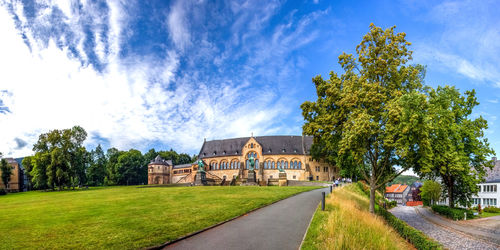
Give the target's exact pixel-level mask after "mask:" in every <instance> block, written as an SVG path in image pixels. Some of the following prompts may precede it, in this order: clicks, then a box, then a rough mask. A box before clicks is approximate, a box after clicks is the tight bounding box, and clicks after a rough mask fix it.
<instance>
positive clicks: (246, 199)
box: [0, 186, 318, 249]
mask: <svg viewBox="0 0 500 250" xmlns="http://www.w3.org/2000/svg"><path fill="white" fill-rule="evenodd" d="M315 188H318V187H240V186H226V187H170V188H163V187H158V188H136V187H110V188H97V189H89V190H81V191H62V192H36V191H34V192H26V193H16V194H8V195H6V196H0V242H1V244H0V249H20V248H22V249H40V248H57V249H67V248H77V249H82V248H83V249H90V248H91V249H101V248H112V249H137V248H143V247H148V246H154V245H159V244H162V243H164V242H167V241H171V240H174V239H176V238H178V237H180V236H183V235H186V234H189V233H192V232H195V231H198V230H201V229H203V228H206V227H208V226H211V225H214V224H216V223H218V222H221V221H224V220H227V219H230V218H233V217H235V216H238V215H241V214H244V213H246V212H248V211H250V210H252V209H255V208H258V207H262V206H264V205H266V204H269V203H272V202H273V201H276V200H279V199H283V198H285V197H288V196H291V195H293V194H297V193H300V192H303V191H308V190H312V189H315Z"/></svg>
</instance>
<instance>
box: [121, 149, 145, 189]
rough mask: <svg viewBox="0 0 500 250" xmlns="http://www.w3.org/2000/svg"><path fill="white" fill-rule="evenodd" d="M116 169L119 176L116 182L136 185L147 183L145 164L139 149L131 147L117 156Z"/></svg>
mask: <svg viewBox="0 0 500 250" xmlns="http://www.w3.org/2000/svg"><path fill="white" fill-rule="evenodd" d="M117 171H118V173H119V176H120V178H119V179H118V184H121V185H137V184H144V183H147V174H148V169H147V166H145V165H144V158H143V156H142V153H141V151H139V150H135V149H131V150H129V151H127V152H124V153H123V154H121V155H120V156H119V157H118V163H117Z"/></svg>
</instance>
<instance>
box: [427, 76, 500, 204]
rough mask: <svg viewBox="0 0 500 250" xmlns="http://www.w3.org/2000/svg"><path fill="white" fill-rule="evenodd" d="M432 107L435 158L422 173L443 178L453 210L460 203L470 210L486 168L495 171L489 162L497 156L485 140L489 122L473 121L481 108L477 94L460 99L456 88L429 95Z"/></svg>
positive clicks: (473, 93) (482, 120) (468, 94)
mask: <svg viewBox="0 0 500 250" xmlns="http://www.w3.org/2000/svg"><path fill="white" fill-rule="evenodd" d="M429 105H430V107H429V118H430V120H429V122H430V125H431V127H432V130H431V133H430V135H431V141H432V151H433V152H432V154H433V157H432V164H431V165H429V166H426V167H424V168H422V173H424V174H427V175H429V176H439V177H441V179H442V180H443V184H444V186H445V187H446V189H445V191H446V196H447V197H448V198H449V206H450V207H453V206H454V205H455V203H457V202H458V203H460V204H461V205H463V206H470V200H471V198H472V194H474V193H477V191H478V190H477V184H479V183H480V182H481V181H483V180H484V176H485V170H486V168H487V167H490V168H491V167H492V164H491V162H488V160H487V158H489V156H490V155H491V154H494V152H493V150H492V149H491V148H490V147H489V143H488V141H487V139H486V138H484V130H486V129H487V128H488V124H487V121H486V120H485V119H483V118H482V117H481V116H480V117H478V118H476V119H472V118H471V115H472V110H473V108H474V107H475V106H477V105H479V103H478V102H477V98H476V96H475V91H474V90H472V91H465V93H464V95H461V94H460V91H459V90H458V89H456V88H455V87H450V86H445V87H438V88H437V89H435V90H434V89H432V90H430V91H429Z"/></svg>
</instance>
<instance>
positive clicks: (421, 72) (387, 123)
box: [301, 24, 494, 213]
mask: <svg viewBox="0 0 500 250" xmlns="http://www.w3.org/2000/svg"><path fill="white" fill-rule="evenodd" d="M394 29H395V27H392V28H389V29H386V30H383V29H381V28H380V27H376V26H375V25H373V24H371V25H370V32H368V33H367V34H366V35H365V36H364V37H363V40H362V42H361V43H360V44H359V45H358V46H357V47H356V53H357V56H353V55H352V54H346V53H343V54H342V55H340V56H339V64H340V66H341V67H342V69H343V71H344V72H343V73H342V74H341V75H339V74H337V73H335V72H333V71H332V72H331V73H330V78H329V79H327V80H324V79H323V78H322V77H321V75H318V76H316V77H315V78H313V83H314V84H315V86H316V92H317V96H318V99H317V101H316V102H309V101H307V102H305V103H303V104H302V105H301V108H302V110H303V112H302V114H303V116H304V119H305V124H304V126H303V130H304V133H305V134H307V135H313V136H314V145H313V147H312V150H311V151H312V155H313V157H315V158H320V157H321V158H325V159H326V160H328V161H329V162H331V163H333V164H335V165H337V166H339V167H341V169H343V170H344V172H348V173H355V174H357V173H359V174H360V176H362V177H363V178H364V179H365V180H366V181H367V183H368V184H369V185H370V212H372V213H373V212H374V205H375V190H377V189H379V188H381V187H385V185H386V183H388V182H390V181H391V180H393V179H394V178H395V177H397V176H398V175H400V174H401V173H402V172H404V171H406V170H408V169H410V168H412V169H413V171H414V172H415V173H418V174H419V175H420V176H421V177H425V178H428V179H439V180H440V181H441V183H442V184H443V185H444V187H445V190H446V194H445V195H446V197H448V198H449V206H450V207H453V206H454V204H455V203H457V202H458V203H460V204H462V205H468V204H470V201H471V195H472V194H473V193H475V192H477V184H478V183H479V182H481V181H483V178H484V175H485V168H486V167H491V166H492V165H491V163H490V162H488V160H487V158H488V157H489V156H490V155H492V154H493V153H494V152H493V150H492V149H491V148H490V146H489V144H488V141H487V139H486V138H484V130H485V129H487V121H486V120H485V119H483V118H482V117H481V116H479V117H477V118H473V116H472V110H473V108H474V107H475V106H477V105H478V104H479V103H478V102H477V99H476V96H475V91H474V90H472V91H466V92H465V93H464V94H463V95H462V94H461V93H460V91H459V90H458V89H456V88H455V87H450V86H445V87H437V88H436V89H433V88H430V87H429V86H425V84H424V76H425V67H424V66H422V65H415V64H410V62H411V60H412V51H411V50H410V49H409V46H410V43H409V42H408V41H406V39H405V34H404V33H397V34H396V33H394Z"/></svg>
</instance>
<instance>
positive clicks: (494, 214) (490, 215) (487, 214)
mask: <svg viewBox="0 0 500 250" xmlns="http://www.w3.org/2000/svg"><path fill="white" fill-rule="evenodd" d="M473 211H474V212H475V213H477V210H473ZM499 215H500V213H488V212H484V211H483V212H482V213H481V214H479V215H478V217H476V218H486V217H492V216H499Z"/></svg>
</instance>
